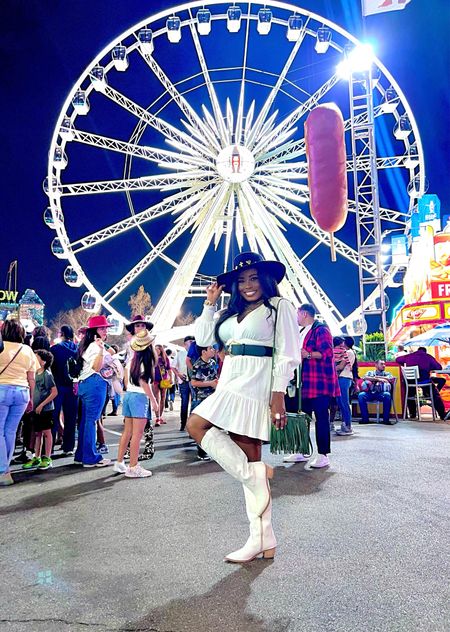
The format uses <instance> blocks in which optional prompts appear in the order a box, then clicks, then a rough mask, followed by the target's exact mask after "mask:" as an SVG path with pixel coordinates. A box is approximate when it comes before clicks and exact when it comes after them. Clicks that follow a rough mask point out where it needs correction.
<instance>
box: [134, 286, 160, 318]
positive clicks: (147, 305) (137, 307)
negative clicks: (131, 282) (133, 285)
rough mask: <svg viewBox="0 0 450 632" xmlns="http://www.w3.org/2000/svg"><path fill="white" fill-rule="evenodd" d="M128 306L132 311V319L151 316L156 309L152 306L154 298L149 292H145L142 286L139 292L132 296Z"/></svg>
mask: <svg viewBox="0 0 450 632" xmlns="http://www.w3.org/2000/svg"><path fill="white" fill-rule="evenodd" d="M128 305H129V306H130V310H131V317H133V316H136V315H137V314H141V315H142V316H150V314H152V313H153V310H154V309H155V308H154V307H153V305H152V298H151V296H150V294H149V293H148V292H146V291H145V288H144V286H143V285H140V286H139V288H138V291H137V292H136V293H135V294H132V295H131V296H130V300H129V301H128Z"/></svg>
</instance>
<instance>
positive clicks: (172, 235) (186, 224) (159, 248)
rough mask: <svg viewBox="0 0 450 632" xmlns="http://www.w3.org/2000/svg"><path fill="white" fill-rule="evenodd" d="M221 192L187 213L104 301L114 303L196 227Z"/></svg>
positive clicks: (213, 191) (209, 192)
mask: <svg viewBox="0 0 450 632" xmlns="http://www.w3.org/2000/svg"><path fill="white" fill-rule="evenodd" d="M218 190H220V185H217V186H216V187H214V188H212V189H210V190H209V191H208V192H207V193H206V194H205V196H204V197H203V199H202V201H201V202H199V203H197V205H196V206H194V207H192V208H190V209H189V211H188V212H185V213H184V214H183V215H182V216H181V217H180V218H179V221H178V222H177V223H175V225H174V226H173V228H172V229H171V230H170V231H169V232H168V233H167V234H166V235H165V237H164V238H163V239H162V240H161V241H160V242H159V243H158V244H156V245H155V247H154V248H153V250H152V251H151V252H149V253H147V254H146V255H145V257H143V258H142V259H141V260H140V261H139V262H138V263H137V264H136V265H135V266H134V267H133V268H132V269H131V270H130V271H129V272H128V273H127V274H126V275H125V276H124V277H122V279H121V280H120V281H119V282H118V283H116V285H114V286H113V287H112V288H111V289H110V290H108V291H107V292H106V294H105V295H104V296H103V298H104V300H107V301H113V300H114V299H115V298H117V296H119V294H120V293H121V292H123V290H124V289H125V288H126V287H127V286H128V285H129V284H130V283H132V282H133V281H134V279H135V278H136V277H138V276H139V275H140V274H141V273H142V272H143V271H144V270H145V269H146V268H148V267H149V266H150V265H151V264H152V263H153V261H155V259H157V258H158V257H159V256H160V255H161V254H162V253H163V252H164V251H165V250H166V249H167V248H168V247H169V246H171V245H172V244H173V243H174V242H175V241H176V240H177V239H178V237H180V235H182V234H183V233H184V232H185V231H186V230H187V229H188V228H190V227H192V226H195V224H196V223H197V222H198V220H199V218H200V217H202V215H203V212H202V211H204V210H205V209H207V208H208V205H209V204H210V200H211V198H213V196H214V194H215V193H216V192H217V191H218Z"/></svg>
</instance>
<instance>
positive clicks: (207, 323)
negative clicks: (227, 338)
mask: <svg viewBox="0 0 450 632" xmlns="http://www.w3.org/2000/svg"><path fill="white" fill-rule="evenodd" d="M215 313H216V311H215V307H214V306H208V305H205V306H204V308H203V312H202V313H201V315H200V316H199V317H198V318H197V320H196V321H195V342H196V343H197V344H198V345H199V346H200V347H208V346H209V345H213V344H214V343H215V342H216V340H215V338H214V327H215V324H216V319H215V318H214V315H215Z"/></svg>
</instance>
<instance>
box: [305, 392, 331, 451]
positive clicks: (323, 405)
mask: <svg viewBox="0 0 450 632" xmlns="http://www.w3.org/2000/svg"><path fill="white" fill-rule="evenodd" d="M302 410H303V412H304V413H306V414H307V415H309V416H310V417H311V416H312V414H313V413H314V416H315V418H316V444H317V452H318V453H319V454H330V452H331V437H330V397H329V396H328V395H319V397H311V398H307V397H304V398H303V399H302Z"/></svg>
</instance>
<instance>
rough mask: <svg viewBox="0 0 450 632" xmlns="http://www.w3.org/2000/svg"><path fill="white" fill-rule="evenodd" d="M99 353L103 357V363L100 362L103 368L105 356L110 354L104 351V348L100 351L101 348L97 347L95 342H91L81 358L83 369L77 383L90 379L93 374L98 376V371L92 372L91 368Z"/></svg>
mask: <svg viewBox="0 0 450 632" xmlns="http://www.w3.org/2000/svg"><path fill="white" fill-rule="evenodd" d="M100 352H102V355H103V362H102V366H103V364H104V363H105V360H104V359H105V356H107V355H110V354H109V353H108V351H106V349H105V348H104V347H103V349H102V348H101V347H99V346H98V344H97V343H96V342H91V344H90V345H89V347H88V348H87V349H86V351H85V352H84V353H83V355H82V356H81V357H82V358H83V360H84V363H83V368H82V370H81V373H80V377H79V378H78V379H79V381H81V380H87V378H88V377H91V375H94V373H97V374H98V375H100V374H99V373H98V371H94V369H93V368H92V365H93V364H94V360H95V358H96V357H97V356H98V355H99V354H100Z"/></svg>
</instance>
